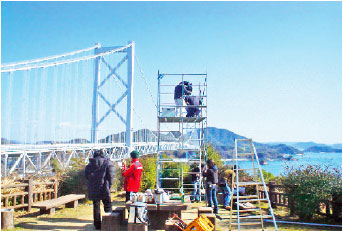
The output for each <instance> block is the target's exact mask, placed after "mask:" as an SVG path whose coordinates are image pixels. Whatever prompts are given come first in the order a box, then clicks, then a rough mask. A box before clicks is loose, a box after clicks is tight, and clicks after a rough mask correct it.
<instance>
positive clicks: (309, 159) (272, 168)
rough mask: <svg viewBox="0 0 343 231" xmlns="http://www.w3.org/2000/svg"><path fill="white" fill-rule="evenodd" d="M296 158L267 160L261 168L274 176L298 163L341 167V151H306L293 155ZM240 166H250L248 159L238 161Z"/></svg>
mask: <svg viewBox="0 0 343 231" xmlns="http://www.w3.org/2000/svg"><path fill="white" fill-rule="evenodd" d="M294 157H295V159H296V160H292V161H284V160H274V161H268V164H267V165H261V167H262V169H264V170H266V171H268V172H271V173H272V174H273V175H274V176H279V175H280V174H281V173H282V172H284V168H285V166H287V165H288V166H298V165H305V164H311V165H316V164H317V165H330V166H332V167H337V168H342V153H312V152H307V153H304V155H302V156H298V155H295V156H294ZM239 165H240V168H248V167H249V166H251V162H250V163H249V161H240V162H239Z"/></svg>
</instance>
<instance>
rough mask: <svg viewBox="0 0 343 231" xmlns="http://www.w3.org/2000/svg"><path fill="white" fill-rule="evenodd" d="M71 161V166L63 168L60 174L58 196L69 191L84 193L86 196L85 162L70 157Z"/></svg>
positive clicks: (69, 192)
mask: <svg viewBox="0 0 343 231" xmlns="http://www.w3.org/2000/svg"><path fill="white" fill-rule="evenodd" d="M72 162H73V164H72V168H70V169H67V170H65V171H64V173H63V174H62V175H61V176H60V182H59V187H58V194H59V196H63V195H67V194H71V193H74V194H86V197H87V195H88V188H87V179H86V176H85V167H86V164H85V163H84V162H83V161H82V160H81V159H72Z"/></svg>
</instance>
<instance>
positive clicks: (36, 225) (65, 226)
mask: <svg viewBox="0 0 343 231" xmlns="http://www.w3.org/2000/svg"><path fill="white" fill-rule="evenodd" d="M118 205H124V202H123V201H118V200H116V201H114V202H113V206H118ZM192 205H194V206H204V204H203V203H197V204H192ZM275 213H276V216H277V219H280V218H286V219H287V220H292V218H289V217H287V216H286V214H285V210H284V209H280V210H277V211H276V212H275ZM227 214H228V211H227V210H224V209H221V210H220V212H219V215H222V217H227ZM225 215H226V216H225ZM14 222H15V228H14V229H10V230H6V231H14V230H39V231H44V230H52V231H71V230H77V231H86V230H94V227H93V206H92V204H91V203H90V202H88V203H85V204H81V205H79V207H78V208H77V209H71V208H63V207H61V208H59V209H56V213H55V214H54V215H52V216H50V215H39V211H38V209H33V210H32V212H31V213H27V212H24V211H17V212H16V213H15V220H14ZM216 222H217V225H216V230H218V231H221V230H222V231H225V230H229V219H227V218H226V219H222V220H220V219H217V220H216ZM265 224H266V229H265V230H274V227H273V225H272V223H265ZM122 230H125V229H122ZM149 230H150V229H149ZM249 230H261V229H258V228H257V227H251V228H250V229H249ZM279 230H287V231H293V230H294V231H295V230H301V231H317V230H318V231H319V230H321V231H325V230H342V229H341V228H325V227H318V226H304V225H288V224H287V225H286V224H279Z"/></svg>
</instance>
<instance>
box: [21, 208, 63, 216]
mask: <svg viewBox="0 0 343 231" xmlns="http://www.w3.org/2000/svg"><path fill="white" fill-rule="evenodd" d="M62 209H63V208H55V212H56V211H60V210H62ZM41 215H46V214H40V212H39V210H38V211H36V212H30V213H27V214H24V215H21V216H18V217H19V218H30V217H31V218H32V217H38V216H41Z"/></svg>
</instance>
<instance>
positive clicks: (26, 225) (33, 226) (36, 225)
mask: <svg viewBox="0 0 343 231" xmlns="http://www.w3.org/2000/svg"><path fill="white" fill-rule="evenodd" d="M39 221H42V222H49V223H50V224H49V223H48V224H40V222H39ZM59 222H65V223H66V225H56V223H59ZM67 223H69V224H67ZM70 223H71V224H70ZM73 223H74V224H73ZM82 223H83V224H85V223H88V224H86V225H83V224H82ZM76 224H79V225H76ZM15 227H16V228H23V229H28V230H80V231H81V230H94V226H93V221H91V220H81V219H77V218H38V222H21V223H18V224H16V225H15Z"/></svg>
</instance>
